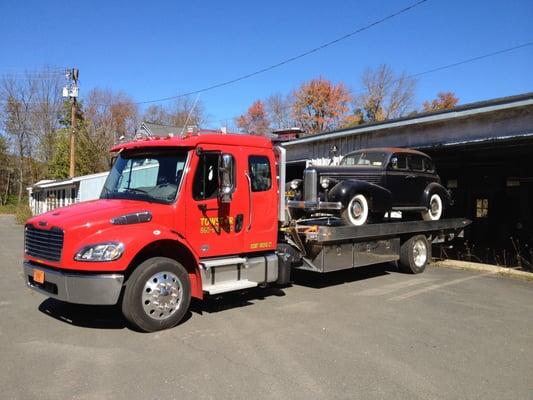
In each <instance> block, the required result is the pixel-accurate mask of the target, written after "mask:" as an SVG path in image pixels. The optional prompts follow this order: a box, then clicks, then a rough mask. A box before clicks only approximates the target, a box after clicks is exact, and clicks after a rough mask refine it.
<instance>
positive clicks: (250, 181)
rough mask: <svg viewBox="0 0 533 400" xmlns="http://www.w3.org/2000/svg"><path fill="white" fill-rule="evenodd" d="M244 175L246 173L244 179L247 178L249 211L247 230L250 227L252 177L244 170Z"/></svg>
mask: <svg viewBox="0 0 533 400" xmlns="http://www.w3.org/2000/svg"><path fill="white" fill-rule="evenodd" d="M244 175H246V179H248V205H249V206H248V210H249V213H250V220H249V221H248V228H246V230H247V231H249V230H250V229H252V178H251V177H250V175H249V174H248V172H245V173H244Z"/></svg>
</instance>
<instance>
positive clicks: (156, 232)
mask: <svg viewBox="0 0 533 400" xmlns="http://www.w3.org/2000/svg"><path fill="white" fill-rule="evenodd" d="M152 233H153V234H154V235H156V236H159V235H161V231H160V230H157V229H156V230H155V231H153V232H152Z"/></svg>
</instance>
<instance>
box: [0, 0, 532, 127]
mask: <svg viewBox="0 0 533 400" xmlns="http://www.w3.org/2000/svg"><path fill="white" fill-rule="evenodd" d="M413 2H414V0H411V1H409V0H401V1H400V0H398V1H396V0H395V1H379V2H378V1H371V0H367V1H336V0H329V1H327V2H324V1H315V0H308V1H277V0H270V1H263V2H253V1H246V2H244V1H225V2H220V1H207V0H205V1H202V2H194V1H190V2H183V1H150V2H147V1H137V0H130V1H95V0H93V1H76V2H72V1H42V0H40V1H34V0H32V1H29V0H26V1H20V0H18V1H11V0H1V1H0V38H1V40H0V54H1V56H0V73H5V72H20V71H24V70H26V69H28V70H35V69H38V68H40V67H41V66H43V65H49V66H54V67H68V66H77V67H78V68H79V69H80V85H81V94H82V96H83V93H87V92H88V91H89V90H90V89H91V88H93V87H96V86H98V87H102V88H110V89H113V90H122V91H124V92H126V93H128V94H130V95H131V96H132V97H133V98H134V99H135V100H137V101H144V100H150V99H154V98H161V97H165V96H171V95H175V94H179V93H184V92H188V91H191V90H196V89H199V88H202V87H205V86H209V85H211V84H216V83H218V82H221V81H225V80H229V79H232V78H235V77H237V76H240V75H243V74H246V73H249V72H252V71H254V70H257V69H260V68H262V67H264V66H267V65H270V64H273V63H276V62H278V61H280V60H283V59H285V58H288V57H291V56H294V55H296V54H298V53H300V52H302V51H305V50H308V49H309V48H313V47H315V46H317V45H320V44H322V43H324V42H327V41H329V40H332V39H334V38H336V37H338V36H341V35H343V34H345V33H347V32H350V31H353V30H355V29H357V28H359V27H361V26H364V25H366V24H368V23H370V22H372V21H374V20H376V19H378V18H381V17H383V16H386V15H388V14H391V13H393V12H395V11H397V10H399V9H401V8H403V7H405V6H407V5H409V4H411V3H413ZM532 21H533V1H531V0H516V1H513V0H506V1H496V0H491V1H478V0H475V1H464V0H463V1H461V0H447V1H444V0H440V1H439V0H429V1H427V2H426V3H424V4H422V5H421V6H418V7H416V8H415V9H413V10H411V11H409V12H407V13H405V14H403V15H401V16H399V17H397V18H394V19H393V20H390V21H387V22H385V23H383V24H380V25H379V26H376V27H374V28H372V29H370V30H368V31H365V32H363V33H362V34H359V35H356V36H354V37H352V38H349V39H347V40H345V41H343V42H341V43H339V44H337V45H334V46H332V47H329V48H327V49H325V50H323V51H320V52H318V53H315V54H312V55H310V56H307V57H305V58H303V59H300V60H298V61H296V62H294V63H291V64H288V65H285V66H282V67H280V68H278V69H276V70H273V71H270V72H267V73H264V74H262V75H259V76H256V77H253V78H251V79H248V80H245V81H242V82H240V83H237V84H235V85H231V86H227V87H224V88H221V89H216V90H213V91H210V92H206V93H203V94H202V95H201V97H200V99H201V100H202V101H203V103H204V104H205V106H206V111H207V113H208V114H209V117H210V119H209V123H210V125H211V127H214V128H216V127H219V126H220V124H221V122H220V121H221V120H222V119H226V118H231V117H233V116H235V115H237V114H239V113H242V112H243V111H244V110H245V109H246V108H247V107H248V106H249V105H250V104H251V102H253V101H254V100H255V99H258V98H264V97H267V96H269V95H270V94H272V93H275V92H279V93H283V94H286V93H289V92H290V91H291V90H293V89H295V88H296V87H297V86H299V85H300V84H301V83H302V82H304V81H306V80H309V79H311V78H314V77H317V76H323V77H325V78H328V79H331V80H333V81H335V82H339V81H343V82H345V83H346V84H347V85H348V86H349V87H350V88H351V89H353V90H355V91H357V89H358V88H359V79H360V76H361V73H362V71H363V70H364V69H365V68H367V67H376V66H377V65H379V64H382V63H387V64H390V65H391V66H392V67H393V69H394V70H395V71H397V72H401V71H406V72H407V73H413V74H414V73H417V72H421V71H425V70H428V69H432V68H434V67H438V66H441V65H444V64H448V63H453V62H455V61H460V60H463V59H466V58H470V57H475V56H477V55H482V54H485V53H489V52H492V51H495V50H499V49H503V48H507V47H512V46H515V45H518V44H521V43H525V42H530V41H533V24H532ZM445 90H451V91H454V92H456V94H457V95H458V97H459V98H460V101H461V103H468V102H472V101H478V100H485V99H490V98H495V97H500V96H507V95H513V94H519V93H524V92H528V91H533V46H529V47H526V48H522V49H519V50H516V51H514V52H510V53H506V54H503V55H498V56H495V57H491V58H488V59H485V60H482V61H479V62H474V63H471V64H467V65H462V66H459V67H457V68H451V69H448V70H445V71H440V72H436V73H432V74H428V75H425V76H423V77H420V79H419V82H418V90H417V100H418V102H419V103H422V101H423V100H426V99H431V98H434V97H435V95H436V94H437V92H439V91H445Z"/></svg>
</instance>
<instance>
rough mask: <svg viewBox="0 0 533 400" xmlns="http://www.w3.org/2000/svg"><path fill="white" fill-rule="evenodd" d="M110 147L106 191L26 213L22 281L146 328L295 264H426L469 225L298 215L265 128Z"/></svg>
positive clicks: (172, 321) (419, 267) (279, 276)
mask: <svg viewBox="0 0 533 400" xmlns="http://www.w3.org/2000/svg"><path fill="white" fill-rule="evenodd" d="M112 152H114V153H115V154H116V159H115V161H114V163H113V166H112V169H111V171H110V173H109V176H108V178H107V181H106V183H105V185H104V187H103V190H102V193H101V196H100V199H98V200H95V201H90V202H85V203H80V204H76V205H72V206H68V207H64V208H59V209H56V210H53V211H50V212H48V213H45V214H42V215H38V216H35V217H33V218H31V219H29V220H28V221H27V223H26V225H25V242H24V262H23V271H24V279H25V281H26V284H27V286H28V287H29V288H31V289H33V290H35V291H37V292H40V293H42V294H44V295H46V296H48V297H52V298H56V299H59V300H61V301H65V302H70V303H77V304H95V305H114V304H118V305H119V306H120V307H121V309H122V312H123V314H124V316H125V317H126V319H127V320H129V321H130V322H131V323H132V324H133V325H134V326H136V327H137V328H139V329H141V330H144V331H156V330H160V329H166V328H169V327H172V326H174V325H176V324H178V323H179V322H180V320H181V319H182V318H183V317H184V315H185V314H186V312H187V310H188V308H189V304H190V300H191V297H194V298H197V299H202V298H204V296H206V295H217V294H220V293H225V292H230V291H236V290H243V289H248V288H252V287H256V286H264V285H269V284H277V285H287V284H289V282H290V275H291V271H292V270H293V269H294V268H300V269H306V270H311V271H315V272H317V273H327V272H330V271H335V270H341V269H346V268H354V267H358V266H362V265H371V264H377V263H384V262H390V261H399V265H400V268H401V269H402V270H403V271H406V272H410V273H419V272H422V271H423V270H424V269H425V267H426V264H427V263H428V262H429V261H430V258H431V242H435V241H438V240H450V239H453V237H455V236H456V235H458V234H459V233H460V232H461V231H462V230H463V228H464V227H465V226H466V225H468V223H469V221H468V220H464V219H444V220H440V221H403V222H384V223H378V224H369V225H364V226H342V225H341V224H339V223H338V221H336V220H335V218H330V217H322V218H320V217H316V218H314V219H307V220H294V219H292V218H291V217H290V214H289V213H288V211H287V207H286V198H285V190H284V189H285V176H286V163H285V150H284V149H283V148H282V147H279V146H273V144H272V143H271V141H270V140H269V139H267V138H264V137H258V136H249V135H234V134H213V133H202V132H197V133H191V134H187V135H185V136H182V137H168V138H150V139H139V140H134V141H131V142H128V143H124V144H119V145H117V146H115V147H114V148H113V149H112ZM304 185H305V182H304Z"/></svg>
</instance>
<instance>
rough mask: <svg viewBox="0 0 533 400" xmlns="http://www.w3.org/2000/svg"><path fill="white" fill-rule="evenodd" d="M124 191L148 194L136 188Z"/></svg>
mask: <svg viewBox="0 0 533 400" xmlns="http://www.w3.org/2000/svg"><path fill="white" fill-rule="evenodd" d="M124 191H126V192H137V193H145V194H148V192H147V191H146V190H144V189H137V188H127V189H125V190H124Z"/></svg>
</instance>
